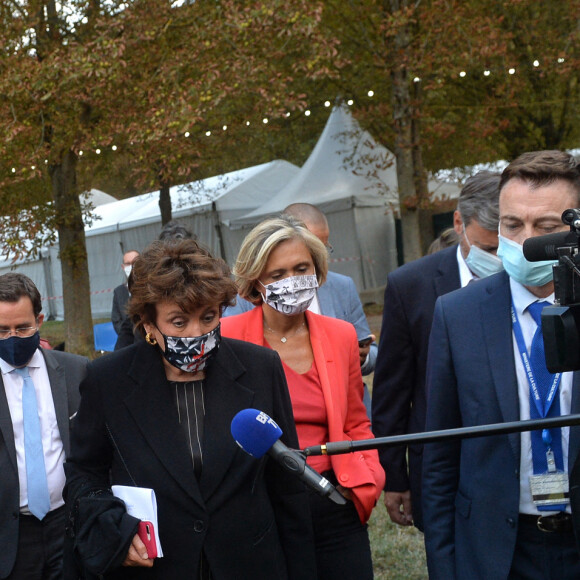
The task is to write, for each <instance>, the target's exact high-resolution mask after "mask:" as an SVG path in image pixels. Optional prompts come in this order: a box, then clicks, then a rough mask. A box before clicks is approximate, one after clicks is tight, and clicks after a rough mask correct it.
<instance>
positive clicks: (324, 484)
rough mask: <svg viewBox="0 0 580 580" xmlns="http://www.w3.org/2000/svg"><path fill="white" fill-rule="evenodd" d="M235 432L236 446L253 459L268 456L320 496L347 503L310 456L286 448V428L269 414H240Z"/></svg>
mask: <svg viewBox="0 0 580 580" xmlns="http://www.w3.org/2000/svg"><path fill="white" fill-rule="evenodd" d="M231 431H232V436H233V438H234V439H235V441H236V443H237V444H238V445H239V446H240V447H241V448H242V449H243V450H244V451H245V452H246V453H248V454H249V455H251V456H252V457H255V458H257V459H260V458H261V457H262V456H263V455H265V454H266V453H267V454H268V455H269V456H270V457H271V458H272V459H273V460H274V461H276V463H278V464H279V465H280V466H281V467H283V468H284V469H285V470H286V471H288V472H289V473H292V474H294V475H296V477H298V478H299V479H300V480H301V481H302V482H304V483H305V484H306V485H307V486H308V487H310V488H311V489H313V490H314V491H315V492H316V493H318V494H319V495H321V496H323V497H328V499H330V500H332V501H333V502H334V503H336V504H339V505H344V504H345V503H346V498H345V497H344V496H343V495H342V494H341V493H340V492H338V491H337V489H336V488H335V487H334V485H332V484H331V483H330V481H328V480H327V479H326V478H325V477H323V476H322V475H320V473H318V472H317V471H315V470H314V469H312V467H310V466H309V465H307V464H306V457H304V455H302V453H300V452H299V451H295V450H294V449H290V448H289V447H286V445H284V443H282V441H280V437H281V435H282V429H280V427H278V425H277V424H276V422H275V421H274V420H273V419H272V418H270V417H269V416H268V415H267V414H266V413H264V412H262V411H258V410H257V409H244V410H243V411H240V412H239V413H237V414H236V416H235V417H234V418H233V419H232V426H231Z"/></svg>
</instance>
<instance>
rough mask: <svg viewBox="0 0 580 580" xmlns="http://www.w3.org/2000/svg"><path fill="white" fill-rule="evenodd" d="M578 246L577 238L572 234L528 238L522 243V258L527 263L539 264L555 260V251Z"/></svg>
mask: <svg viewBox="0 0 580 580" xmlns="http://www.w3.org/2000/svg"><path fill="white" fill-rule="evenodd" d="M576 244H578V237H577V236H576V234H575V233H574V232H571V231H566V232H556V233H555V234H547V235H545V236H536V237H533V238H528V239H527V240H526V241H525V242H524V247H523V249H524V257H525V258H526V260H528V261H529V262H541V261H543V260H557V259H558V252H557V249H558V248H561V247H562V246H573V245H576Z"/></svg>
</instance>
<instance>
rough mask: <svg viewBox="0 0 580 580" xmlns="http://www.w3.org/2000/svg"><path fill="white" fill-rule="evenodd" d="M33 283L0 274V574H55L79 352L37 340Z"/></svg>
mask: <svg viewBox="0 0 580 580" xmlns="http://www.w3.org/2000/svg"><path fill="white" fill-rule="evenodd" d="M41 308H42V306H41V300H40V293H39V292H38V289H37V288H36V286H35V285H34V283H33V282H32V280H31V279H30V278H28V277H27V276H24V275H23V274H18V273H14V272H12V273H9V274H4V275H3V276H0V371H1V378H0V469H1V473H2V475H1V476H0V547H1V549H0V578H2V579H8V580H20V579H24V578H25V579H26V580H58V579H60V578H61V577H62V552H63V542H64V528H65V508H64V501H63V499H62V490H63V487H64V483H65V477H64V469H63V464H64V461H65V458H66V454H67V453H68V452H69V424H70V420H71V419H72V417H73V416H74V415H75V414H76V411H77V407H78V404H79V399H80V394H79V384H80V382H81V381H82V379H83V378H84V376H85V373H86V365H87V362H88V361H87V359H85V358H84V357H80V356H77V355H74V354H69V353H65V352H59V351H55V350H44V349H42V348H39V343H40V335H39V329H40V327H41V326H42V322H43V320H44V315H43V314H41Z"/></svg>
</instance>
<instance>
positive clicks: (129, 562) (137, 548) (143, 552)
mask: <svg viewBox="0 0 580 580" xmlns="http://www.w3.org/2000/svg"><path fill="white" fill-rule="evenodd" d="M123 566H144V567H145V568H151V567H152V566H153V558H149V557H148V556H147V548H146V547H145V544H144V543H143V542H142V541H141V538H140V537H139V536H138V535H137V534H135V537H134V538H133V541H132V542H131V546H130V547H129V551H128V552H127V557H126V558H125V561H124V562H123Z"/></svg>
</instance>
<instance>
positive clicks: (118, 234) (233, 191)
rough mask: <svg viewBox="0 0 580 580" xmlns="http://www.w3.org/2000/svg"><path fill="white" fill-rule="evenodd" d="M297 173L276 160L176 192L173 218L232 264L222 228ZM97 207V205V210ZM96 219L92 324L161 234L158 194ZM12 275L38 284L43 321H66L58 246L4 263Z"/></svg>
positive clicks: (91, 251)
mask: <svg viewBox="0 0 580 580" xmlns="http://www.w3.org/2000/svg"><path fill="white" fill-rule="evenodd" d="M298 171H299V168H298V167H297V166H295V165H293V164H291V163H288V162H286V161H280V160H276V161H271V162H269V163H264V164H261V165H257V166H254V167H249V168H246V169H241V170H239V171H233V172H231V173H227V174H225V175H221V176H217V177H210V178H208V179H204V180H201V181H198V182H194V183H190V184H186V185H180V186H175V187H172V188H171V189H170V195H171V207H172V217H173V219H176V220H178V221H179V222H180V223H181V224H183V225H184V226H185V227H187V228H188V229H189V230H190V231H192V232H193V233H195V234H196V235H197V237H198V240H199V241H200V242H201V243H203V244H204V245H205V246H206V247H208V248H209V250H210V251H211V252H212V253H213V254H214V255H216V256H223V257H224V258H226V259H228V260H229V261H231V257H232V256H233V257H234V258H235V255H236V254H237V248H236V247H233V246H232V241H231V237H230V236H229V235H228V228H227V227H226V226H225V225H224V224H225V223H227V222H228V221H229V220H231V219H233V218H236V217H238V216H240V215H242V214H245V213H248V212H249V211H251V210H253V209H255V208H256V207H258V206H259V205H261V204H262V203H264V202H265V201H266V200H267V199H268V198H269V197H270V196H272V195H274V194H276V193H277V192H278V191H279V190H280V189H281V188H282V187H283V186H284V185H285V184H286V183H287V182H288V181H289V180H290V179H291V178H292V177H293V176H294V175H295V174H296V173H297V172H298ZM105 195H106V194H105ZM108 198H109V201H110V200H114V198H112V197H111V196H108ZM97 202H98V200H97V199H94V200H93V205H97ZM93 216H94V217H93V220H92V222H91V224H89V225H87V226H86V227H85V235H86V244H87V254H88V261H89V276H90V284H91V311H92V314H93V317H94V318H106V317H108V316H110V314H111V305H112V300H113V289H114V288H115V287H116V286H118V285H119V284H121V283H123V282H124V280H125V277H124V274H123V271H122V268H121V262H122V256H123V253H124V252H126V251H127V250H131V249H135V250H138V251H142V250H143V249H144V248H145V247H146V246H147V245H148V244H149V243H150V242H151V241H153V240H155V239H157V237H158V235H159V232H160V231H161V212H160V209H159V192H158V191H156V192H153V193H147V194H143V195H139V196H136V197H132V198H127V199H123V200H119V201H116V200H115V201H113V202H112V203H105V204H102V205H98V206H96V207H95V209H94V211H93ZM227 248H230V250H229V252H228V250H227ZM10 270H17V271H20V272H22V273H24V274H26V275H28V276H30V277H31V278H32V279H33V280H34V282H35V283H36V285H37V286H38V288H39V290H40V292H41V295H42V296H43V300H44V302H43V311H44V313H45V315H50V316H52V317H54V318H56V319H62V318H63V316H64V307H63V300H62V273H61V268H60V261H59V259H58V246H52V247H49V248H44V249H43V250H42V251H41V256H40V257H39V258H38V259H36V260H25V261H17V262H15V263H12V262H10V261H5V262H0V274H4V273H6V272H8V271H10Z"/></svg>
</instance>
